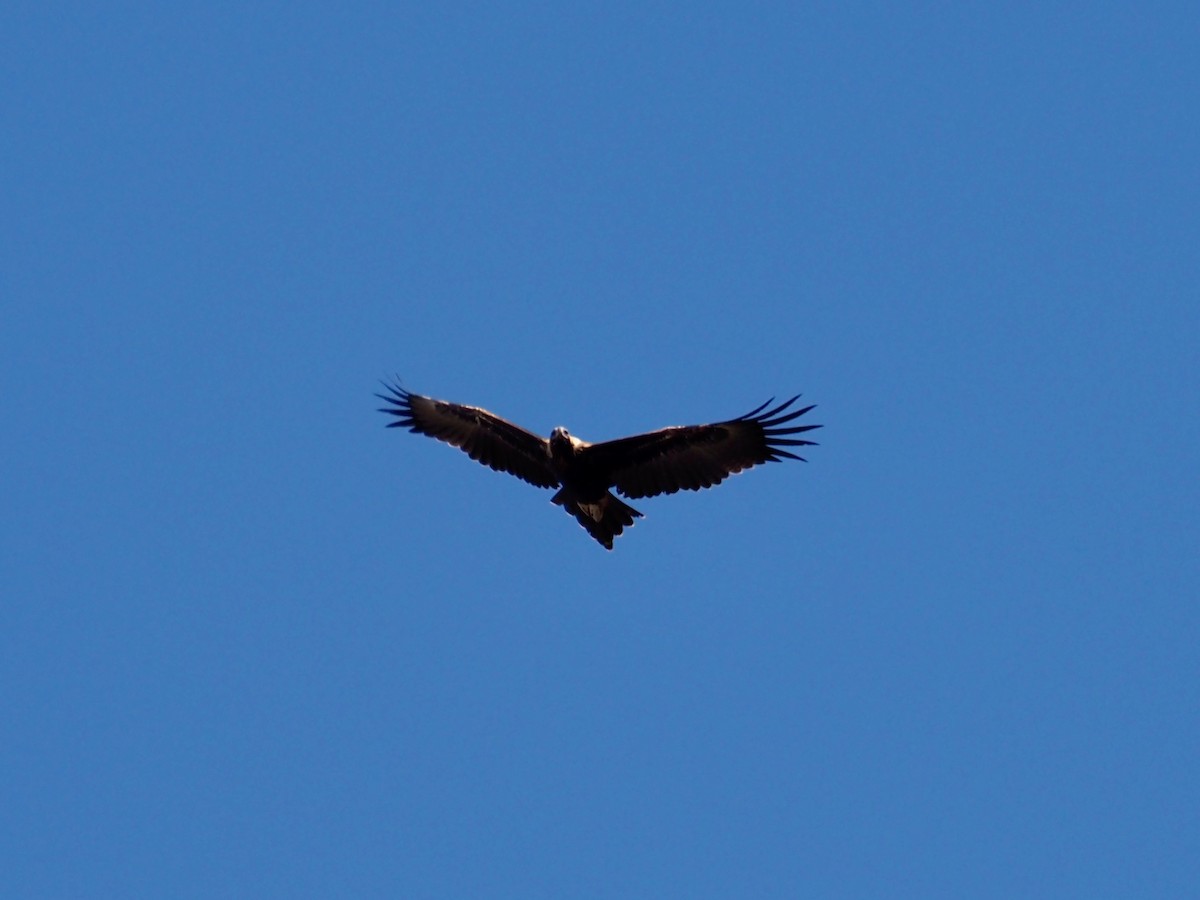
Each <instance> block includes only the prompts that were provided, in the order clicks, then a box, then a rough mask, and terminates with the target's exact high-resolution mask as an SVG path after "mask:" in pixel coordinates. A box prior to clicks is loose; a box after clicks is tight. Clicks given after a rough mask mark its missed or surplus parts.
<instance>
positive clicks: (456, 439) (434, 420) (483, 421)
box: [375, 382, 558, 487]
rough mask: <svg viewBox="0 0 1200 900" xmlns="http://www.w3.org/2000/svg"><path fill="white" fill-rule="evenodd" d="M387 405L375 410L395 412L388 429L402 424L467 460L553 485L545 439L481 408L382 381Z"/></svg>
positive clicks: (381, 396) (553, 477)
mask: <svg viewBox="0 0 1200 900" xmlns="http://www.w3.org/2000/svg"><path fill="white" fill-rule="evenodd" d="M384 388H386V389H387V392H388V393H387V395H386V396H385V395H384V394H376V395H375V396H376V397H378V398H379V399H380V400H382V401H384V402H385V403H387V404H388V405H387V406H385V407H380V409H379V411H380V412H382V413H387V414H388V415H390V416H395V417H396V421H394V422H391V423H389V424H388V428H407V429H408V430H409V431H412V432H415V433H417V434H425V435H428V436H429V437H432V438H437V439H438V440H439V441H445V442H446V443H447V444H450V445H451V446H453V447H458V448H459V449H460V450H462V451H463V452H464V453H466V454H467V455H468V456H469V457H471V459H474V460H476V461H478V462H481V463H483V464H484V465H485V466H490V467H491V468H493V469H495V470H496V471H497V472H507V473H508V474H510V475H516V476H517V477H518V478H520V479H522V480H523V481H528V482H529V483H530V484H534V485H537V486H538V487H558V476H557V475H555V474H554V470H553V468H552V467H551V465H550V442H549V441H547V440H546V439H545V438H540V437H538V436H537V435H536V434H531V433H530V432H528V431H526V430H525V429H524V428H521V427H520V426H518V425H514V424H513V423H512V422H509V421H506V420H504V419H502V418H500V417H499V416H496V415H493V414H492V413H490V412H488V411H487V410H486V409H479V408H478V407H475V406H463V405H461V404H459V403H449V402H447V401H445V400H434V399H433V398H431V397H422V396H421V395H420V394H413V393H409V392H408V391H406V390H404V388H402V387H400V385H399V384H388V383H386V382H385V383H384Z"/></svg>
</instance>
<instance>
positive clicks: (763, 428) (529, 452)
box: [375, 382, 821, 550]
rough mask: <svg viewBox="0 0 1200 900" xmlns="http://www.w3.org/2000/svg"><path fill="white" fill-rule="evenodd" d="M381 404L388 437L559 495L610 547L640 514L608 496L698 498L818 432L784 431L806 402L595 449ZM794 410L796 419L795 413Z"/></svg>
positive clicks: (466, 417) (395, 398)
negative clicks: (425, 444) (443, 448)
mask: <svg viewBox="0 0 1200 900" xmlns="http://www.w3.org/2000/svg"><path fill="white" fill-rule="evenodd" d="M383 386H384V388H385V390H386V391H387V393H386V394H376V395H375V396H376V397H378V398H379V399H380V400H382V401H384V402H385V403H386V404H387V406H384V407H380V409H379V411H380V412H382V413H387V414H388V415H390V416H394V417H395V421H393V422H389V423H388V426H387V427H388V428H407V429H408V430H409V431H412V432H415V433H417V434H424V435H428V436H429V437H432V438H437V439H438V440H439V441H444V442H445V443H447V444H450V445H451V446H453V447H458V448H459V449H460V450H462V451H464V452H465V453H466V454H467V455H468V456H470V457H471V459H474V460H476V461H478V462H480V463H483V464H484V465H485V466H489V467H491V468H493V469H495V470H496V471H498V472H507V473H508V474H509V475H516V476H517V477H518V478H520V479H521V480H523V481H527V482H529V483H530V484H532V485H535V486H537V487H541V488H558V493H556V494H555V495H554V497H553V498H551V499H552V502H554V503H555V504H557V505H558V506H561V507H562V508H563V509H565V510H566V511H567V512H568V513H570V514H571V515H572V516H574V517H575V519H576V521H578V522H579V524H580V525H582V526H583V527H584V528H585V529H586V530H587V532H588V534H590V535H591V536H592V537H593V538H595V539H596V540H597V541H599V542H600V543H601V544H603V545H604V546H605V547H607V548H608V549H609V550H611V549H612V546H613V538H615V537H616V536H617V535H619V534H620V533H621V532H622V531H623V530H624V529H625V528H626V527H628V526H631V525H633V520H634V519H636V518H641V516H642V514H641V513H640V512H638V511H637V510H636V509H634V508H633V507H632V506H629V505H628V504H627V503H624V502H622V501H621V500H620V499H619V498H618V497H616V496H614V495H613V494H612V490H613V489H615V490H616V491H617V493H619V494H621V495H622V496H624V497H628V498H629V499H631V500H636V499H637V498H639V497H654V496H656V495H658V494H674V493H675V492H676V491H678V490H681V489H685V488H686V489H687V490H689V491H698V490H700V489H701V488H708V487H713V486H714V485H717V484H720V483H721V482H722V481H724V480H725V479H726V478H727V477H728V476H730V475H733V474H736V473H738V472H741V471H742V470H744V469H749V468H750V467H751V466H756V465H758V464H759V463H765V462H781V461H782V460H783V459H785V458H786V459H798V460H801V461H803V460H804V458H803V457H802V456H797V455H796V454H795V453H792V452H791V451H789V450H786V449H784V448H785V447H806V446H815V444H814V442H813V441H808V440H804V439H803V438H800V437H796V436H795V435H800V434H803V433H804V432H806V431H812V430H813V429H816V428H820V427H821V426H820V425H787V427H783V426H785V425H786V423H789V422H791V421H792V420H794V419H797V418H799V417H800V416H802V415H804V414H805V413H806V412H808V411H809V410H810V409H812V408H813V407H812V406H805V407H803V408H801V409H790V407H791V406H792V404H794V403H795V402H796V401H797V400H798V399H800V395H799V394H797V395H796V396H795V397H793V398H792V399H791V400H788V401H787V402H786V403H781V404H779V405H778V406H776V407H774V408H772V409H767V407H768V406H770V405H771V403H772V402H773V399H772V400H768V401H767V402H766V403H764V404H763V405H762V406H760V407H758V408H757V409H753V410H751V411H750V412H748V413H746V414H745V415H743V416H738V417H737V418H736V419H729V420H727V421H725V422H716V423H714V424H711V425H676V426H672V427H670V428H660V429H659V430H658V431H651V432H647V433H646V434H636V435H633V436H632V437H626V438H619V439H617V440H615V441H604V442H602V443H598V444H590V443H588V442H587V441H581V440H580V439H579V438H577V437H575V436H574V435H572V434H570V433H569V432H568V431H567V429H565V428H562V427H559V428H555V429H554V430H553V431H552V432H550V437H549V438H544V437H539V436H538V435H536V434H533V433H532V432H529V431H526V430H525V429H524V428H521V427H520V426H518V425H514V424H513V423H512V422H509V421H506V420H505V419H502V418H500V417H499V416H497V415H495V414H494V413H490V412H488V411H487V410H486V409H480V408H479V407H477V406H463V405H461V404H459V403H449V402H447V401H445V400H434V399H433V398H431V397H422V396H421V395H420V394H413V393H410V392H409V391H406V390H404V388H402V387H401V386H400V385H399V383H398V382H397V383H396V384H389V383H387V382H384V383H383ZM789 409H790V411H789Z"/></svg>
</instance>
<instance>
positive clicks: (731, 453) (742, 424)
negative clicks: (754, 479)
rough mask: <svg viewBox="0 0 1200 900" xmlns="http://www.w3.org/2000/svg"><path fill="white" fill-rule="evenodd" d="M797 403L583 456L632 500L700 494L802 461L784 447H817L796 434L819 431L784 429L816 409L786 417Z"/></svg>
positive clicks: (597, 447) (642, 437)
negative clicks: (770, 465) (767, 466)
mask: <svg viewBox="0 0 1200 900" xmlns="http://www.w3.org/2000/svg"><path fill="white" fill-rule="evenodd" d="M772 399H774V398H772ZM798 399H800V395H799V394H797V395H796V396H795V397H793V398H792V399H791V400H789V401H787V402H786V403H781V404H780V405H779V406H776V407H775V408H774V409H769V410H767V407H768V406H770V405H771V402H772V401H771V400H768V401H767V402H766V403H764V404H763V405H762V406H760V407H758V409H755V410H751V411H750V412H748V413H746V414H745V415H744V416H738V417H737V418H736V419H730V420H729V421H728V422H717V423H716V424H713V425H681V426H676V427H674V428H663V429H661V430H659V431H652V432H650V433H648V434H638V435H634V436H633V437H627V438H620V439H618V440H615V441H605V442H604V443H600V444H592V445H591V446H589V447H587V448H586V449H584V450H583V451H582V452H581V456H582V457H583V458H584V459H586V460H587V461H588V462H589V463H590V464H591V465H593V466H595V468H596V470H597V471H598V472H602V473H604V474H605V475H606V476H607V478H608V480H609V483H610V484H612V485H613V486H615V487H616V489H617V490H618V491H619V492H620V493H622V494H624V495H625V496H626V497H629V498H637V497H653V496H655V495H656V494H673V493H675V492H676V491H678V490H681V489H685V488H686V489H687V490H689V491H698V490H700V489H701V488H707V487H712V486H713V485H715V484H720V483H721V482H722V481H724V480H725V479H726V478H727V477H729V476H730V475H733V474H734V473H736V472H741V471H742V470H743V469H749V468H750V467H751V466H756V465H758V464H759V463H765V462H780V461H781V460H782V459H784V458H787V459H799V460H803V457H802V456H797V455H796V454H795V453H792V452H790V451H788V450H785V449H783V448H784V447H804V446H813V441H806V440H804V439H802V438H798V437H792V435H798V434H802V433H803V432H806V431H812V430H813V429H814V428H820V427H821V426H820V425H792V426H788V427H781V426H783V425H785V423H787V422H791V421H792V420H793V419H796V418H798V417H800V416H802V415H804V414H805V413H806V412H808V411H809V410H810V409H812V408H813V407H812V406H806V407H804V408H803V409H797V410H793V411H791V412H787V411H786V410H787V409H788V407H790V406H791V405H792V404H793V403H795V402H796V401H797V400H798ZM763 410H766V412H764V411H763Z"/></svg>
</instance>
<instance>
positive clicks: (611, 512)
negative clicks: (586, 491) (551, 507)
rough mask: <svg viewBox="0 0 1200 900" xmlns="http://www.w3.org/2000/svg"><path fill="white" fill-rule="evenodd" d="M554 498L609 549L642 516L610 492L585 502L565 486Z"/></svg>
mask: <svg viewBox="0 0 1200 900" xmlns="http://www.w3.org/2000/svg"><path fill="white" fill-rule="evenodd" d="M552 500H553V502H554V503H557V504H558V505H559V506H561V507H562V508H563V509H565V510H566V511H567V512H569V513H570V514H571V515H573V516H574V517H575V521H577V522H578V523H579V524H580V525H582V526H583V527H584V528H585V529H586V530H587V533H588V534H590V535H591V536H592V537H594V538H595V539H596V540H597V541H599V542H600V543H601V544H603V545H604V546H605V547H607V548H608V549H609V550H611V549H612V548H613V538H615V537H616V536H617V535H619V534H620V533H621V532H622V531H624V530H625V529H626V528H627V527H629V526H630V525H632V524H633V520H634V519H640V518H641V517H642V514H641V513H640V512H638V511H637V510H636V509H634V508H633V507H632V506H630V505H629V504H628V503H625V502H623V501H622V500H620V499H618V498H617V497H614V496H613V495H612V494H610V493H605V495H604V496H603V497H601V498H600V499H599V500H597V501H595V502H587V503H585V502H582V501H580V500H579V499H578V498H576V497H575V496H574V495H573V494H571V493H569V492H568V491H567V489H566V488H563V489H562V490H561V491H559V492H558V493H557V494H555V495H554V497H553V498H552Z"/></svg>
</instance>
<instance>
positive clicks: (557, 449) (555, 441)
mask: <svg viewBox="0 0 1200 900" xmlns="http://www.w3.org/2000/svg"><path fill="white" fill-rule="evenodd" d="M574 449H575V439H574V438H572V437H571V432H569V431H567V429H565V428H563V427H562V426H561V425H559V426H558V427H557V428H555V429H554V430H553V431H551V432H550V453H551V455H552V456H555V457H558V458H560V459H565V458H568V457H570V456H571V455H572V453H573V451H574Z"/></svg>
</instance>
